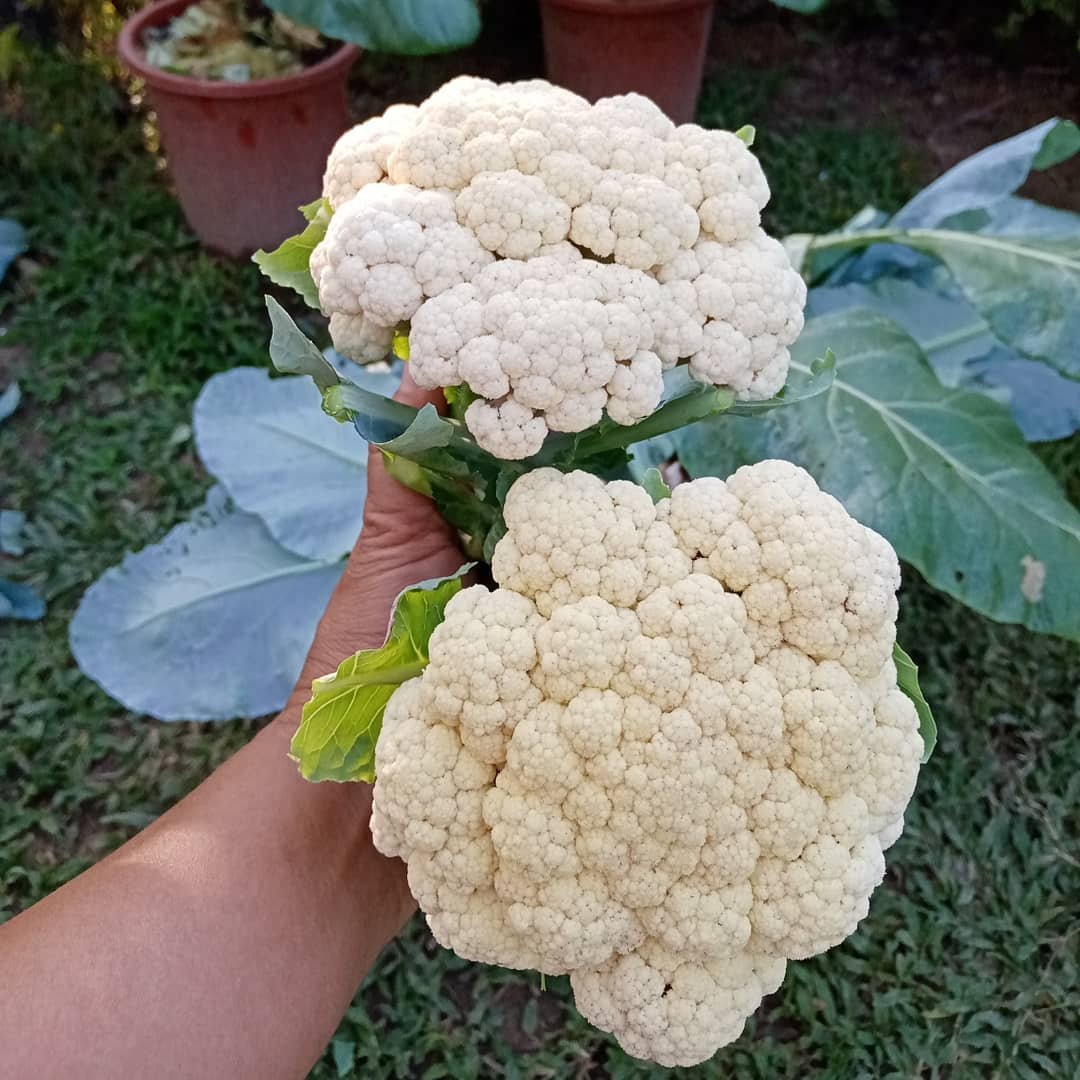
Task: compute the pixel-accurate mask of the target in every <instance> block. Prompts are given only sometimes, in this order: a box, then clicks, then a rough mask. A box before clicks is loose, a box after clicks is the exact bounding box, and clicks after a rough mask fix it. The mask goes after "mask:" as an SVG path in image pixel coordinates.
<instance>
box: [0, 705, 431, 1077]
mask: <svg viewBox="0 0 1080 1080" xmlns="http://www.w3.org/2000/svg"><path fill="white" fill-rule="evenodd" d="M294 726H295V716H291V717H290V716H285V717H282V718H280V719H279V720H278V721H275V722H274V723H273V724H271V725H270V727H268V728H267V729H266V730H265V731H263V732H262V733H261V734H260V735H259V736H258V737H257V738H256V739H254V740H253V741H252V743H251V744H250V745H249V746H247V747H245V748H244V749H243V750H241V751H240V752H239V753H238V754H236V755H235V756H234V757H233V758H232V759H231V760H229V761H228V762H227V763H226V764H225V765H224V766H222V767H221V768H220V769H219V770H218V771H217V772H216V773H215V774H214V775H213V776H212V777H210V778H209V779H208V780H207V781H206V782H205V783H204V784H202V785H201V786H200V787H199V788H198V789H197V790H196V791H195V792H193V793H192V794H191V795H190V796H188V798H186V799H185V800H184V801H183V802H181V803H180V804H179V805H177V806H176V807H175V808H174V809H172V810H171V811H169V812H168V813H167V814H165V815H164V816H163V817H162V818H160V819H159V820H158V821H157V822H155V824H154V825H152V826H150V827H149V828H148V829H146V830H145V831H144V832H143V833H142V834H140V835H139V836H138V837H136V838H135V839H134V840H133V841H131V842H130V843H128V844H126V845H125V846H124V847H123V848H121V849H120V850H119V851H117V852H116V853H114V854H113V855H112V856H111V857H110V858H108V859H106V860H105V861H104V862H102V863H100V864H99V865H98V866H96V867H94V868H93V869H91V870H89V871H87V872H86V873H85V874H83V875H82V876H81V877H79V878H78V879H76V880H75V881H74V882H72V883H71V884H70V885H68V886H66V887H65V888H64V889H61V890H60V891H59V892H58V893H56V894H54V895H53V896H51V897H49V898H48V899H46V900H44V901H43V902H42V903H40V904H38V905H36V906H35V907H34V908H32V909H31V910H29V911H27V912H25V913H24V914H23V915H20V916H19V917H18V918H16V919H14V920H12V921H11V922H10V923H8V924H7V925H5V926H3V927H0V1046H2V1047H3V1053H2V1054H0V1078H2V1080H9V1078H10V1080H16V1078H18V1080H22V1078H25V1077H28V1076H33V1077H35V1078H41V1080H45V1078H49V1077H54V1076H55V1077H60V1076H64V1077H67V1076H78V1077H80V1080H96V1078H99V1077H100V1078H102V1080H105V1078H108V1080H126V1078H129V1077H130V1078H133V1080H134V1078H139V1080H141V1078H142V1077H146V1076H155V1077H172V1076H176V1077H184V1078H185V1080H189V1078H196V1077H207V1078H210V1077H213V1078H215V1080H220V1078H221V1077H223V1076H230V1077H259V1078H260V1080H262V1078H266V1080H276V1078H279V1077H280V1078H282V1080H295V1078H301V1077H304V1076H306V1075H307V1072H308V1070H309V1069H310V1067H311V1065H312V1063H313V1062H314V1060H315V1059H316V1058H317V1057H318V1055H319V1053H320V1052H321V1051H322V1049H323V1047H324V1046H325V1044H326V1042H327V1040H328V1039H329V1038H330V1036H331V1034H332V1033H333V1031H334V1028H335V1026H336V1024H337V1022H338V1020H339V1019H340V1017H341V1015H342V1013H343V1012H344V1010H345V1008H346V1007H347V1005H348V1002H349V1000H350V999H351V997H352V995H353V994H354V993H355V990H356V987H357V984H358V982H359V980H360V979H361V977H362V976H363V974H364V973H365V972H366V971H367V970H368V968H369V967H370V966H371V964H372V962H373V961H374V959H375V956H376V955H377V953H378V951H379V950H380V949H381V948H382V946H383V945H384V944H385V943H386V942H387V941H388V940H389V939H390V938H391V937H392V936H393V935H394V934H395V933H396V932H397V931H398V929H399V928H400V927H401V925H402V923H403V922H404V920H405V919H406V918H407V917H408V914H409V912H410V911H411V910H412V901H411V898H410V897H409V895H408V890H407V887H406V884H405V879H404V870H403V867H402V865H401V864H400V863H399V862H397V861H396V860H394V861H389V860H386V859H383V858H382V856H380V855H379V854H378V853H377V852H376V851H375V850H374V848H373V846H372V843H371V836H370V832H369V830H368V816H369V811H370V788H368V787H366V786H365V785H359V784H357V785H351V784H350V785H333V784H319V785H313V784H308V783H306V782H304V781H303V780H301V779H300V778H299V777H298V776H297V774H296V770H295V766H294V765H293V764H292V762H290V761H289V760H288V758H287V757H286V751H287V748H288V738H289V734H290V730H291V728H292V727H294Z"/></svg>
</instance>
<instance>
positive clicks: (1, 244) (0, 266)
mask: <svg viewBox="0 0 1080 1080" xmlns="http://www.w3.org/2000/svg"><path fill="white" fill-rule="evenodd" d="M25 250H26V230H25V229H24V228H23V227H22V226H21V225H20V224H19V223H18V222H17V221H12V220H11V218H0V281H3V280H4V275H5V274H6V273H7V270H8V267H9V266H10V265H11V264H12V263H13V262H14V261H15V259H17V258H18V257H19V256H20V255H21V254H22V253H23V252H24V251H25Z"/></svg>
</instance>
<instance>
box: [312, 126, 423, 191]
mask: <svg viewBox="0 0 1080 1080" xmlns="http://www.w3.org/2000/svg"><path fill="white" fill-rule="evenodd" d="M418 115H419V110H418V109H417V107H416V106H415V105H391V106H390V108H388V109H387V110H386V112H384V113H383V114H382V115H381V116H373V117H372V118H371V119H370V120H365V121H364V122H363V123H362V124H357V125H356V127H354V128H350V129H349V130H348V131H346V132H345V134H344V135H342V136H341V138H340V139H338V141H337V142H336V143H334V148H333V149H332V150H331V151H330V156H329V157H328V158H327V159H326V172H325V173H324V174H323V198H324V199H326V200H327V202H329V203H330V205H331V207H333V209H334V210H339V209H341V206H342V205H343V204H344V203H346V202H348V201H349V199H351V198H352V197H353V196H354V195H355V194H356V193H357V192H358V191H359V190H360V189H361V188H362V187H366V186H367V185H368V184H377V183H378V182H379V181H380V180H382V179H383V177H384V176H386V170H387V159H388V157H389V156H390V151H391V150H393V149H394V147H395V146H396V145H397V144H398V142H399V140H400V139H401V137H402V136H403V135H404V134H405V132H406V131H408V130H409V129H410V128H411V127H412V126H413V125H414V124H415V123H416V119H417V116H418Z"/></svg>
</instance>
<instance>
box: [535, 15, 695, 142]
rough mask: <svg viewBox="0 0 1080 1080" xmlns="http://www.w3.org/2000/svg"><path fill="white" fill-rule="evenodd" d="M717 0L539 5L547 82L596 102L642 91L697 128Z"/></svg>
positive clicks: (662, 106) (674, 118)
mask: <svg viewBox="0 0 1080 1080" xmlns="http://www.w3.org/2000/svg"><path fill="white" fill-rule="evenodd" d="M714 3H715V0H540V10H541V12H542V13H543V21H544V55H545V59H546V61H547V72H548V78H549V79H551V81H552V82H555V83H558V84H559V85H560V86H565V87H568V88H569V89H570V90H574V91H576V92H577V93H579V94H581V96H582V97H585V98H588V99H589V100H590V101H595V100H596V99H597V98H601V97H607V96H608V95H610V94H626V93H629V92H630V91H632V90H636V91H637V92H638V93H639V94H644V95H645V96H646V97H649V98H652V100H653V101H655V102H656V104H657V105H659V106H660V108H661V109H663V110H664V112H666V113H667V114H668V116H670V117H671V119H672V120H674V121H675V122H676V123H679V124H682V123H686V122H687V121H690V120H693V118H694V108H695V106H696V105H697V98H698V93H699V92H700V90H701V76H702V72H703V70H704V67H705V46H706V44H707V43H708V40H709V27H710V25H711V23H712V14H713V7H714Z"/></svg>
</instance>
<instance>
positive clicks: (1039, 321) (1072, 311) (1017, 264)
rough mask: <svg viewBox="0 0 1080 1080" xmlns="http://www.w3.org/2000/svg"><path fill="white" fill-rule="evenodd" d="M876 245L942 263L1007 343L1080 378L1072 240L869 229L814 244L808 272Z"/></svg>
mask: <svg viewBox="0 0 1080 1080" xmlns="http://www.w3.org/2000/svg"><path fill="white" fill-rule="evenodd" d="M872 244H903V245H906V246H907V247H910V248H914V249H915V250H917V251H922V252H924V253H926V254H927V255H931V256H933V257H934V258H936V259H940V260H941V262H942V263H944V264H945V266H947V267H948V269H949V271H950V272H951V274H952V276H953V278H954V279H955V280H956V283H957V285H959V286H960V288H961V289H962V290H963V292H964V295H965V296H967V298H968V299H969V300H970V301H971V303H972V305H973V306H974V307H975V308H976V309H977V310H978V312H979V314H980V315H982V317H983V318H984V319H985V320H986V321H987V322H988V323H989V324H990V327H991V328H992V329H993V331H994V333H995V334H996V335H997V337H998V338H1000V339H1001V341H1003V342H1005V344H1007V345H1010V346H1011V347H1012V348H1014V349H1015V350H1016V351H1017V352H1019V353H1021V354H1022V355H1024V356H1028V357H1030V358H1032V359H1033V360H1042V361H1044V362H1046V363H1047V364H1050V365H1051V366H1052V367H1054V368H1056V369H1057V370H1058V371H1060V372H1061V373H1062V374H1063V375H1067V376H1068V377H1069V378H1073V379H1080V349H1077V348H1076V342H1077V340H1078V339H1080V248H1078V246H1077V243H1076V239H1075V237H1073V236H1072V235H1071V234H1065V235H1062V236H1060V237H1055V236H1047V235H1045V234H1036V235H1021V234H1018V233H1013V232H1009V233H988V232H967V231H965V230H963V229H893V228H885V229H867V230H865V231H863V232H852V233H831V234H830V235H828V236H823V237H820V238H817V239H814V240H812V241H811V242H810V244H809V247H808V248H807V251H806V255H805V259H806V262H805V263H804V266H805V267H806V268H807V269H806V270H805V272H806V273H807V274H808V275H809V276H810V277H811V279H812V278H813V277H814V275H816V274H817V273H818V272H819V269H820V267H821V266H822V265H824V264H822V263H820V262H819V257H820V256H822V255H827V254H829V253H831V252H834V251H836V250H842V249H849V250H852V251H855V250H857V249H860V248H865V247H869V246H870V245H872Z"/></svg>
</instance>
